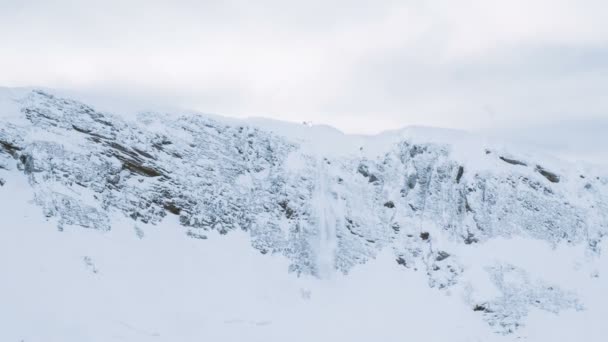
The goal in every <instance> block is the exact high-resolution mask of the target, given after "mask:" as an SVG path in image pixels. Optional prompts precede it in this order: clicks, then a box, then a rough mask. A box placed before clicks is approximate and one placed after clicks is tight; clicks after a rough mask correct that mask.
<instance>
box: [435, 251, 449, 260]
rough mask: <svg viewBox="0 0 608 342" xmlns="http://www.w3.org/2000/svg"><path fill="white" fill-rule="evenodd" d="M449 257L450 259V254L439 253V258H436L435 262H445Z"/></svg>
mask: <svg viewBox="0 0 608 342" xmlns="http://www.w3.org/2000/svg"><path fill="white" fill-rule="evenodd" d="M449 257H450V254H449V253H447V252H444V251H439V252H437V257H436V258H435V260H437V261H442V260H445V259H447V258H449Z"/></svg>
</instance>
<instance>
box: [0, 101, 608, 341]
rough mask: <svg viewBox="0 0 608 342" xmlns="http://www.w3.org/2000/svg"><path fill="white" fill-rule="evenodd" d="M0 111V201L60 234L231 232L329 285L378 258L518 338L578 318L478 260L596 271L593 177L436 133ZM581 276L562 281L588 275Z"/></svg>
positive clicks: (528, 281)
mask: <svg viewBox="0 0 608 342" xmlns="http://www.w3.org/2000/svg"><path fill="white" fill-rule="evenodd" d="M1 97H2V99H1V101H0V103H1V104H2V106H1V108H0V110H1V111H2V112H1V113H0V184H1V185H2V187H0V197H2V198H8V197H9V196H10V194H9V193H8V192H7V191H8V190H7V189H10V188H11V184H9V183H11V182H18V179H24V180H27V184H28V187H29V190H31V193H32V196H33V202H34V203H35V204H36V205H37V207H39V208H40V212H41V213H42V215H43V216H44V217H45V218H46V220H47V222H48V223H47V225H48V224H52V225H55V226H56V227H57V230H58V231H59V232H62V233H64V234H66V233H67V232H75V231H78V230H79V229H80V228H89V229H92V230H93V231H94V232H95V233H94V234H98V235H99V236H100V239H101V238H102V237H103V236H105V235H104V234H113V233H111V232H112V231H113V230H115V229H116V227H117V226H121V225H122V226H124V224H125V222H127V221H125V219H127V220H130V221H131V222H132V224H133V225H134V226H137V227H140V228H137V229H136V232H137V234H138V235H140V233H141V226H146V227H148V226H154V225H157V226H159V228H160V227H164V226H165V225H166V222H168V221H172V220H174V219H175V220H174V221H175V222H178V223H179V225H178V226H179V227H180V228H179V229H181V230H182V231H183V235H184V236H185V237H188V238H192V239H194V241H197V240H207V239H209V237H210V235H211V234H215V232H217V233H219V234H222V235H223V234H228V233H230V232H233V231H244V232H247V234H248V236H249V238H250V241H251V244H252V246H253V248H254V249H255V250H257V251H259V252H260V253H261V254H274V255H275V257H276V256H279V255H280V256H284V257H286V258H287V259H288V260H289V267H288V268H289V270H290V271H292V272H294V273H295V274H297V275H300V276H302V277H305V276H315V277H320V278H322V279H328V281H330V280H331V279H332V278H334V277H342V274H347V273H353V272H356V270H357V268H358V267H363V266H360V265H363V264H366V263H369V262H371V261H372V260H374V259H376V258H379V257H380V256H384V257H382V258H384V259H386V255H389V254H390V255H392V263H393V264H394V265H393V266H394V267H398V268H400V269H402V270H403V271H404V272H406V273H420V274H422V275H424V276H425V278H426V282H427V284H428V286H430V287H432V288H435V289H436V290H435V291H441V292H445V294H446V295H448V294H450V293H454V292H456V293H460V294H461V295H462V296H463V298H464V303H465V305H467V306H469V307H470V309H471V311H472V312H474V313H475V314H476V315H478V316H480V318H481V319H482V320H485V321H486V322H487V323H488V324H489V325H490V327H491V329H492V330H493V331H495V332H496V333H498V334H515V333H518V331H521V330H522V327H524V326H525V325H526V320H527V317H528V316H529V315H531V313H534V312H535V310H540V311H542V312H546V313H559V312H569V311H573V312H576V311H579V312H581V311H585V310H586V308H588V306H589V303H588V302H587V301H585V300H584V298H582V297H581V294H580V293H576V291H573V290H574V289H575V288H576V287H577V286H578V285H576V286H574V287H568V286H565V287H564V288H562V286H561V285H560V284H562V283H563V284H566V285H567V284H568V282H567V280H564V279H561V278H559V279H554V277H553V278H552V276H548V275H545V276H543V277H538V276H537V275H536V273H537V272H538V270H537V269H535V272H536V273H531V271H530V265H532V264H533V262H532V261H525V260H524V261H522V260H521V259H518V258H517V255H513V254H509V253H507V254H505V256H504V257H501V258H494V257H493V255H492V250H487V249H486V248H487V246H491V245H492V244H495V243H497V241H524V242H522V244H525V243H526V242H528V241H533V242H534V243H535V244H536V245H534V246H535V247H534V249H538V248H539V247H538V246H547V248H549V249H551V248H553V249H554V250H557V249H560V248H562V249H563V248H565V249H567V250H572V251H577V252H576V253H574V252H572V253H574V254H572V253H570V252H568V253H566V254H568V255H570V254H572V255H577V257H576V258H579V259H580V258H583V259H584V261H580V260H579V259H576V260H579V261H580V263H583V264H585V265H587V266H588V265H595V263H596V262H597V260H599V259H600V258H601V248H600V247H601V245H602V241H603V240H602V238H603V237H604V236H605V235H606V234H607V233H608V199H607V198H606V196H608V177H606V174H605V171H604V170H601V169H597V168H593V167H589V166H584V167H583V166H580V165H576V164H570V163H564V162H560V161H558V160H554V159H551V158H549V157H546V156H540V155H538V154H534V153H529V152H527V151H518V150H514V149H509V148H505V147H504V146H502V145H501V144H497V143H493V142H490V141H484V140H483V139H478V138H476V137H471V136H468V135H466V134H464V133H461V132H456V131H449V130H434V129H425V128H411V129H405V130H400V131H395V132H388V133H385V134H382V135H379V136H373V137H367V136H349V135H344V134H342V133H340V132H338V131H336V130H333V129H331V128H329V127H307V126H304V125H302V126H297V125H291V124H284V123H279V122H272V121H266V120H260V119H256V120H245V121H238V120H229V119H226V120H224V119H221V118H216V117H213V118H211V117H206V116H201V115H194V114H192V115H182V116H174V115H170V114H164V113H153V112H147V113H141V114H140V115H139V116H138V117H137V120H135V121H128V120H124V119H122V118H120V117H118V116H114V115H112V114H109V113H102V112H98V111H96V110H95V109H94V108H92V107H90V106H88V105H86V104H84V103H81V102H78V101H75V100H71V99H67V98H61V97H57V96H55V95H53V94H51V93H49V92H45V91H39V90H35V91H26V90H24V91H17V92H12V93H10V94H6V93H5V94H3V96H1ZM20 177H21V178H20ZM20 184H21V183H20ZM13 189H14V188H13ZM118 222H120V223H118ZM12 225H13V227H12V228H11V229H15V226H18V225H19V223H18V222H12ZM58 234H59V233H58ZM141 234H143V233H141ZM199 242H200V243H201V244H202V243H206V242H209V241H205V242H204V241H199ZM505 243H506V244H508V245H510V246H512V243H511V242H508V243H507V242H505ZM499 245H500V246H502V245H504V244H502V243H499ZM479 251H484V253H487V254H479V253H480V252H479ZM581 251H585V252H584V253H583V252H581ZM555 253H556V255H557V252H555ZM581 253H582V254H581ZM545 255H551V253H548V254H545ZM580 255H585V256H584V257H580ZM473 256H474V257H473ZM484 257H485V260H478V259H480V258H481V259H484ZM568 260H570V261H572V260H574V259H568ZM570 261H569V262H570ZM579 261H576V262H579ZM572 262H574V261H572ZM87 264H89V263H87ZM358 265H359V266H358ZM357 266H358V267H357ZM587 266H585V267H582V266H580V267H578V266H577V267H578V270H576V272H575V273H576V274H577V275H578V276H580V277H589V276H590V275H595V274H596V273H597V270H595V269H588V267H592V266H588V267H587ZM89 267H94V266H91V265H89ZM593 267H595V266H593ZM551 274H553V273H551ZM546 277H548V278H551V279H544V278H546ZM340 279H341V278H340ZM480 279H483V281H482V280H480ZM585 286H591V285H585ZM484 288H492V289H494V290H493V291H490V292H489V293H486V292H484V290H483V289H484ZM564 310H565V311H564ZM581 315H583V314H581Z"/></svg>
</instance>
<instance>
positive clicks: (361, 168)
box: [357, 164, 369, 177]
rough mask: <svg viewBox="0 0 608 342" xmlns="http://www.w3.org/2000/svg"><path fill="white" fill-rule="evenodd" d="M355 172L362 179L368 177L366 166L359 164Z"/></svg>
mask: <svg viewBox="0 0 608 342" xmlns="http://www.w3.org/2000/svg"><path fill="white" fill-rule="evenodd" d="M357 172H359V173H360V174H361V175H362V176H363V177H369V168H368V167H367V165H363V164H360V165H359V167H358V168H357Z"/></svg>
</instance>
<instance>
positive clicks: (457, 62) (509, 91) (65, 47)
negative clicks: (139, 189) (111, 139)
mask: <svg viewBox="0 0 608 342" xmlns="http://www.w3.org/2000/svg"><path fill="white" fill-rule="evenodd" d="M0 6H1V7H0V41H2V42H3V45H4V46H5V47H10V48H5V49H4V50H5V51H3V53H2V54H0V84H2V85H7V86H23V85H38V86H46V87H52V88H57V87H59V88H77V89H79V90H80V91H90V92H98V93H99V92H102V93H107V94H109V95H108V96H117V95H119V94H123V95H124V94H128V95H129V96H132V97H135V98H137V99H139V100H140V101H149V102H151V103H152V102H154V103H158V102H162V103H164V104H168V103H172V104H174V105H175V106H179V107H184V108H193V109H197V110H200V111H205V112H215V113H221V114H225V115H233V116H250V115H253V116H270V117H273V118H277V119H284V120H291V121H304V120H312V121H313V122H318V123H326V124H331V125H334V126H337V127H339V128H341V129H343V130H346V131H350V132H367V133H370V132H376V131H380V130H383V129H391V128H397V127H401V126H405V125H408V124H418V125H432V126H443V127H454V128H468V129H483V128H488V127H490V128H492V127H493V128H495V127H501V126H512V125H514V124H519V125H532V124H540V123H544V122H548V121H551V120H566V119H575V118H581V117H583V118H596V117H606V116H607V115H608V100H606V99H605V94H603V90H604V89H608V77H607V76H608V75H607V73H608V59H607V58H605V57H608V56H607V55H608V49H606V48H605V47H606V46H608V45H606V43H607V42H608V25H607V24H604V19H605V18H604V16H603V13H606V11H607V10H608V4H606V3H605V2H604V1H597V0H582V1H580V0H579V1H566V0H553V1H548V0H535V1H523V0H511V1H500V2H499V1H482V0H462V1H459V2H454V1H447V0H437V1H424V2H422V1H362V0H355V1H346V0H337V1H329V2H328V1H320V0H310V1H306V2H288V1H278V0H273V1H270V0H265V1H264V0H262V1H256V2H251V1H244V0H236V1H235V0H233V1H230V0H228V1H117V0H110V1H98V2H86V3H85V2H74V1H67V0H65V1H61V0H59V1H58V0H48V1H27V0H21V1H6V0H5V1H3V3H2V5H0Z"/></svg>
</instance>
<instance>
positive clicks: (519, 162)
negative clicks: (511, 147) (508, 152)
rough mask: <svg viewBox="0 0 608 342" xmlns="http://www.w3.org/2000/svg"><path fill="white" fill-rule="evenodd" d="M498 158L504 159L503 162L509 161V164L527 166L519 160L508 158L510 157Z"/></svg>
mask: <svg viewBox="0 0 608 342" xmlns="http://www.w3.org/2000/svg"><path fill="white" fill-rule="evenodd" d="M500 160H502V161H504V162H505V163H509V164H511V165H522V166H528V164H526V163H524V162H522V161H519V160H515V159H510V158H506V157H502V156H501V157H500Z"/></svg>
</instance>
